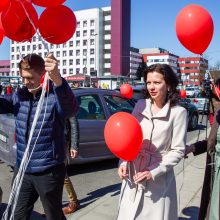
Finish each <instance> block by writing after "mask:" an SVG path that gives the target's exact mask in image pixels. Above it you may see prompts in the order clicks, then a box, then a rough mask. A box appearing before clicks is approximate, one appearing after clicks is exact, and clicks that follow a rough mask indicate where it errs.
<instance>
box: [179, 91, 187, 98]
mask: <svg viewBox="0 0 220 220" xmlns="http://www.w3.org/2000/svg"><path fill="white" fill-rule="evenodd" d="M180 97H181V98H182V99H185V98H186V90H180Z"/></svg>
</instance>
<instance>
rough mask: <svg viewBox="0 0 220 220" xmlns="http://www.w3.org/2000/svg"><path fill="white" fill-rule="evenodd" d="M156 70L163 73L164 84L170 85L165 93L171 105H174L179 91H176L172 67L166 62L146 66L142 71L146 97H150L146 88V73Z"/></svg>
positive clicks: (176, 83) (175, 78)
mask: <svg viewBox="0 0 220 220" xmlns="http://www.w3.org/2000/svg"><path fill="white" fill-rule="evenodd" d="M152 72H158V73H160V74H162V75H163V77H164V80H165V82H166V84H167V85H168V86H169V87H170V89H169V93H168V95H167V100H170V104H171V106H174V105H175V104H176V103H177V102H178V100H179V93H178V91H177V86H178V79H177V76H176V74H175V73H174V71H173V69H172V68H171V67H170V66H169V65H167V64H160V63H157V64H153V65H151V66H149V67H147V68H146V70H145V71H144V82H145V85H146V98H150V97H151V96H150V94H149V92H148V90H147V84H146V83H147V82H146V81H147V75H148V73H152Z"/></svg>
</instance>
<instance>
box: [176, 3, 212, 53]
mask: <svg viewBox="0 0 220 220" xmlns="http://www.w3.org/2000/svg"><path fill="white" fill-rule="evenodd" d="M213 32H214V25H213V20H212V17H211V15H210V14H209V12H208V11H207V10H206V9H204V8H203V7H201V6H199V5H196V4H191V5H188V6H186V7H184V8H183V9H182V10H181V11H180V13H179V14H178V15H177V18H176V34H177V37H178V39H179V41H180V42H181V43H182V45H183V46H184V47H185V48H186V49H188V50H189V51H191V52H193V53H196V54H199V55H202V54H203V53H204V51H205V50H206V49H207V48H208V46H209V44H210V42H211V40H212V36H213Z"/></svg>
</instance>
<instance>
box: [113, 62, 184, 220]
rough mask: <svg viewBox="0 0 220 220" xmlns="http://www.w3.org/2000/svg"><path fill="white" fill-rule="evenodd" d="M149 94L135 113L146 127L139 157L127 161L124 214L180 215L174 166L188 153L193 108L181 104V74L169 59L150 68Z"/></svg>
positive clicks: (135, 219)
mask: <svg viewBox="0 0 220 220" xmlns="http://www.w3.org/2000/svg"><path fill="white" fill-rule="evenodd" d="M144 79H145V83H146V99H142V100H139V101H138V103H137V104H136V106H135V108H134V111H133V115H134V116H135V117H136V118H137V120H138V121H139V123H140V125H141V127H142V131H143V144H142V148H141V150H140V152H139V154H138V156H137V157H136V159H135V160H134V161H131V162H126V161H122V162H121V163H120V165H119V169H118V174H119V176H120V177H121V178H122V179H123V182H122V188H121V195H120V203H119V211H118V217H117V219H118V220H176V219H177V195H176V181H175V176H174V171H173V167H174V166H175V165H176V164H177V163H178V162H179V161H180V160H181V159H182V158H183V157H184V153H185V145H186V130H187V112H186V110H185V108H183V107H181V106H179V105H178V99H179V94H178V92H177V90H176V87H177V85H178V79H177V77H176V75H175V73H174V72H173V70H172V68H171V67H170V66H169V65H167V64H154V65H151V66H150V67H148V68H147V69H146V71H145V73H144Z"/></svg>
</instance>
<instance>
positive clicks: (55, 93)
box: [0, 54, 78, 220]
mask: <svg viewBox="0 0 220 220" xmlns="http://www.w3.org/2000/svg"><path fill="white" fill-rule="evenodd" d="M19 69H20V75H21V77H22V80H23V84H24V85H25V87H24V88H23V89H20V90H19V91H18V92H15V93H13V94H12V95H4V96H0V113H2V114H4V113H14V115H15V117H16V120H15V127H16V128H15V129H16V131H15V132H16V133H15V134H16V144H17V160H16V167H15V174H14V176H16V174H17V172H18V169H19V167H20V165H21V160H22V158H23V156H24V152H25V150H26V147H27V143H28V138H29V135H30V130H31V127H32V124H33V121H34V116H35V114H36V109H37V105H38V102H39V100H40V96H41V92H42V89H41V86H40V83H41V78H42V76H43V74H44V73H45V71H47V72H48V73H49V78H50V84H49V90H48V93H46V95H45V96H46V97H45V99H44V103H43V110H42V111H41V113H40V115H39V118H38V120H37V124H36V127H35V130H34V133H33V136H32V139H31V143H30V151H31V150H32V149H33V148H34V150H33V154H32V156H31V158H30V161H29V163H28V166H27V169H26V171H25V175H24V178H23V182H22V186H21V189H20V194H19V198H18V201H19V202H18V204H17V207H16V210H15V215H14V217H15V218H14V219H15V220H27V219H30V215H31V211H32V210H33V207H34V203H35V202H36V201H37V199H38V197H39V196H40V199H41V201H42V204H43V207H44V211H45V214H46V218H47V220H55V219H56V220H64V219H66V218H65V216H64V214H63V212H62V191H63V182H64V177H65V173H66V172H65V165H64V159H65V148H66V146H65V135H64V127H65V120H66V118H69V117H71V116H73V115H74V114H75V113H76V112H77V110H78V104H77V102H76V99H75V97H74V95H73V93H72V91H71V89H70V87H69V86H68V83H67V82H66V81H65V80H64V79H63V78H62V77H61V75H60V73H59V70H58V62H57V60H56V59H55V58H54V57H53V55H52V54H49V55H48V57H47V58H46V59H45V61H44V60H43V59H42V58H41V57H40V56H38V55H36V54H29V55H27V56H26V57H24V58H23V59H22V60H21V62H20V63H19ZM45 108H46V111H45ZM34 146H35V147H34Z"/></svg>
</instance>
